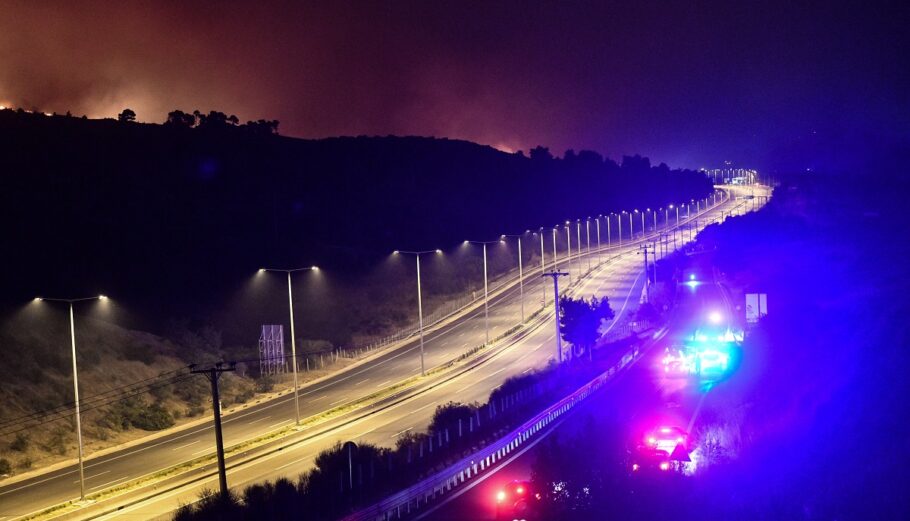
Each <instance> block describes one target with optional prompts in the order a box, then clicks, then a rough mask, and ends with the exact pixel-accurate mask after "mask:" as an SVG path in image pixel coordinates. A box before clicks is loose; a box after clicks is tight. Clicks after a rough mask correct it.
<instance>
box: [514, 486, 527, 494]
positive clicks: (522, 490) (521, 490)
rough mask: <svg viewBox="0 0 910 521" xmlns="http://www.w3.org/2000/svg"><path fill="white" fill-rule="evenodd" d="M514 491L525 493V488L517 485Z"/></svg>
mask: <svg viewBox="0 0 910 521" xmlns="http://www.w3.org/2000/svg"><path fill="white" fill-rule="evenodd" d="M515 492H517V493H518V494H524V493H525V488H524V487H518V488H516V489H515Z"/></svg>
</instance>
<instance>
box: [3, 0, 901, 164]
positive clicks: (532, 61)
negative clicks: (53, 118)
mask: <svg viewBox="0 0 910 521" xmlns="http://www.w3.org/2000/svg"><path fill="white" fill-rule="evenodd" d="M4 4H5V5H3V7H2V16H0V105H7V106H14V107H23V108H26V109H31V108H37V109H39V110H42V111H47V112H52V111H53V112H60V113H63V112H66V111H71V112H72V113H73V114H75V115H82V114H87V115H88V116H89V117H113V116H115V115H116V114H117V113H118V112H119V111H120V110H122V109H123V108H125V107H130V108H132V109H134V110H135V111H136V113H137V114H138V119H139V120H140V121H150V122H161V121H163V120H164V119H165V117H166V114H167V112H168V111H170V110H173V109H176V108H179V109H182V110H186V111H191V110H194V109H199V110H202V111H209V110H220V111H224V112H226V113H229V114H231V113H233V114H237V115H238V117H239V118H240V119H241V121H246V120H248V119H259V118H265V119H278V120H280V121H281V127H280V131H281V133H283V134H285V135H292V136H300V137H324V136H332V135H357V134H379V135H385V134H417V135H436V136H447V137H455V138H465V139H470V140H472V141H477V142H480V143H486V144H491V145H494V146H497V147H499V148H501V149H504V150H518V149H523V150H527V149H528V148H530V147H533V146H535V145H538V144H541V145H544V146H549V147H550V148H551V150H553V151H554V152H555V153H557V154H559V155H561V154H562V152H563V151H564V150H565V149H567V148H574V149H576V150H577V149H580V148H589V149H594V150H598V151H600V152H602V153H605V154H607V155H610V156H613V157H617V156H619V155H621V154H627V153H643V154H646V155H650V156H652V157H653V158H654V159H655V160H657V161H667V162H669V163H670V164H671V165H673V166H689V167H698V166H714V165H717V164H718V163H719V162H720V161H722V160H725V159H729V160H733V161H734V162H736V163H738V164H741V165H749V164H750V163H751V164H756V163H760V162H761V161H762V160H763V159H764V158H765V157H766V154H767V151H768V150H770V149H771V148H773V147H777V146H785V145H787V144H789V143H792V142H797V141H799V140H801V139H805V138H807V136H812V135H814V134H815V133H818V132H822V133H828V134H834V135H839V134H840V133H842V132H845V131H849V132H859V133H862V132H867V131H875V132H884V133H886V134H888V133H899V134H900V136H901V137H905V134H903V133H901V132H902V131H898V130H895V129H893V128H892V127H893V125H895V123H894V122H895V121H900V120H901V119H903V120H906V115H907V91H910V89H908V88H907V85H906V83H907V77H906V75H905V74H903V73H902V72H901V70H900V65H899V64H900V63H902V61H903V60H901V59H900V58H899V56H900V52H899V49H900V48H901V46H902V43H901V42H902V41H903V40H905V39H906V38H905V36H900V35H901V34H903V33H901V32H900V26H901V24H902V23H904V22H902V21H901V20H902V19H905V18H906V17H905V16H904V17H901V16H893V14H892V13H889V12H888V11H887V10H886V9H884V8H883V7H882V8H879V9H876V8H868V9H863V10H862V11H860V10H859V9H850V8H848V7H837V6H832V5H827V4H825V5H820V6H819V7H818V8H817V9H814V8H810V7H792V6H786V7H779V8H775V7H773V6H770V7H769V6H768V5H766V4H765V3H762V4H761V5H760V6H759V5H756V6H754V7H749V6H739V5H735V4H738V3H733V4H730V3H721V4H718V6H715V7H703V8H700V9H696V8H695V7H692V6H691V5H689V4H688V3H679V4H678V5H677V4H676V3H665V2H661V3H660V5H659V6H654V7H646V6H638V7H631V6H612V5H610V6H604V5H599V4H598V3H588V2H579V3H567V4H563V3H553V4H551V5H549V6H541V5H539V3H537V2H515V3H511V2H497V3H495V4H493V3H487V2H478V3H471V2H444V3H439V2H372V3H366V2H324V3H323V5H312V4H310V5H304V6H301V5H291V3H284V2H269V1H263V2H250V3H241V2H219V3H212V4H203V3H201V2H198V3H197V2H185V3H178V2H167V3H162V2H153V3H138V2H136V3H134V2H103V1H97V0H96V1H87V2H78V4H77V3H75V2H60V3H58V5H50V4H49V3H47V2H41V3H35V2H14V3H9V2H5V3H4ZM39 4H40V6H39ZM784 5H786V4H784ZM895 5H896V4H895ZM904 21H906V20H904ZM895 115H897V116H898V117H897V118H895V117H894V116H895ZM892 130H893V132H892Z"/></svg>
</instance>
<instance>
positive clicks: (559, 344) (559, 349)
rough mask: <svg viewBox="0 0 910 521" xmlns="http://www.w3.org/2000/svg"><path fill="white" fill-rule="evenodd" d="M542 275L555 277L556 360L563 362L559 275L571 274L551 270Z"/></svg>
mask: <svg viewBox="0 0 910 521" xmlns="http://www.w3.org/2000/svg"><path fill="white" fill-rule="evenodd" d="M540 276H541V277H552V278H553V296H554V299H553V310H554V312H555V313H554V314H555V316H556V362H558V363H562V336H561V335H560V331H559V277H567V276H569V274H568V273H566V272H563V271H551V272H549V273H543V274H541V275H540Z"/></svg>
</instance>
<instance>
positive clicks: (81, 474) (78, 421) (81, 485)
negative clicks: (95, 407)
mask: <svg viewBox="0 0 910 521" xmlns="http://www.w3.org/2000/svg"><path fill="white" fill-rule="evenodd" d="M86 300H107V297H106V296H104V295H98V296H95V297H83V298H73V299H67V298H45V297H36V298H35V302H43V301H46V302H65V303H67V305H68V306H69V314H70V347H71V348H72V354H73V395H74V396H75V398H76V401H75V402H76V441H77V442H78V444H79V500H80V501H85V467H84V465H83V458H84V453H83V447H82V414H81V412H80V411H79V373H78V371H77V370H76V325H75V320H74V319H73V304H74V303H76V302H83V301H86Z"/></svg>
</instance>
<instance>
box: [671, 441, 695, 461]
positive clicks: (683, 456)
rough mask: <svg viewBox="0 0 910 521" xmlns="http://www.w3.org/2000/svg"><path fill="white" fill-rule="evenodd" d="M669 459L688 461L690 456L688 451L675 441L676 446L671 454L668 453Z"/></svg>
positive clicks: (690, 459)
mask: <svg viewBox="0 0 910 521" xmlns="http://www.w3.org/2000/svg"><path fill="white" fill-rule="evenodd" d="M670 461H683V462H690V461H692V458H690V457H689V451H687V450H686V448H685V447H683V444H682V443H677V444H676V448H675V449H673V454H670Z"/></svg>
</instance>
